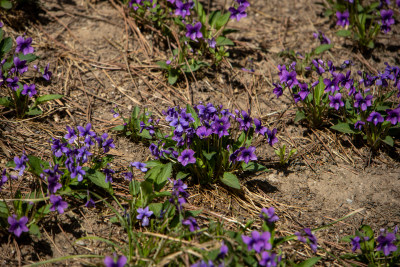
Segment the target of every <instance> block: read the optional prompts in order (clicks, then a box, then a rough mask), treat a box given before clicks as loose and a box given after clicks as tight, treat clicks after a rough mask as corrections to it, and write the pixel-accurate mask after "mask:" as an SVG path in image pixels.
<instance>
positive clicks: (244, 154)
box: [237, 146, 257, 164]
mask: <svg viewBox="0 0 400 267" xmlns="http://www.w3.org/2000/svg"><path fill="white" fill-rule="evenodd" d="M255 150H256V148H255V147H254V146H250V147H249V148H245V149H243V150H242V151H241V153H240V155H239V156H238V158H237V160H238V161H244V162H246V164H249V161H251V160H257V156H256V154H254V151H255Z"/></svg>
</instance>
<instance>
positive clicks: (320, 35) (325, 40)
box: [313, 30, 331, 44]
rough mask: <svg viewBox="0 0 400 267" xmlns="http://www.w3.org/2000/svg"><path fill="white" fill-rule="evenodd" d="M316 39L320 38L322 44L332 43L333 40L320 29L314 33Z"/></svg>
mask: <svg viewBox="0 0 400 267" xmlns="http://www.w3.org/2000/svg"><path fill="white" fill-rule="evenodd" d="M313 36H314V38H315V39H317V40H319V41H320V43H321V44H330V43H331V40H330V39H329V38H328V37H326V36H325V34H324V33H323V32H322V31H320V30H318V32H315V33H313Z"/></svg>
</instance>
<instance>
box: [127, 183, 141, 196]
mask: <svg viewBox="0 0 400 267" xmlns="http://www.w3.org/2000/svg"><path fill="white" fill-rule="evenodd" d="M139 192H140V182H139V181H136V180H133V181H131V182H130V183H129V193H131V195H132V196H136V195H137V194H139Z"/></svg>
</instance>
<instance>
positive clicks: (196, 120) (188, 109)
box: [186, 104, 201, 128]
mask: <svg viewBox="0 0 400 267" xmlns="http://www.w3.org/2000/svg"><path fill="white" fill-rule="evenodd" d="M186 112H189V113H190V114H191V115H192V117H193V119H194V123H193V124H194V126H195V127H196V128H197V127H199V126H200V125H201V123H200V119H199V116H197V113H196V111H195V110H194V108H193V107H192V106H191V105H189V104H187V105H186Z"/></svg>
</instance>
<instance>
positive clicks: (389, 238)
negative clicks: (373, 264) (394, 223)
mask: <svg viewBox="0 0 400 267" xmlns="http://www.w3.org/2000/svg"><path fill="white" fill-rule="evenodd" d="M376 241H377V242H378V246H377V247H376V250H378V251H382V252H383V254H384V255H385V256H389V254H390V253H392V252H395V251H396V250H397V246H396V245H395V244H393V242H395V241H396V235H395V234H394V233H387V234H386V236H385V235H384V234H383V233H382V234H381V235H380V236H379V237H378V238H377V239H376Z"/></svg>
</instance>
